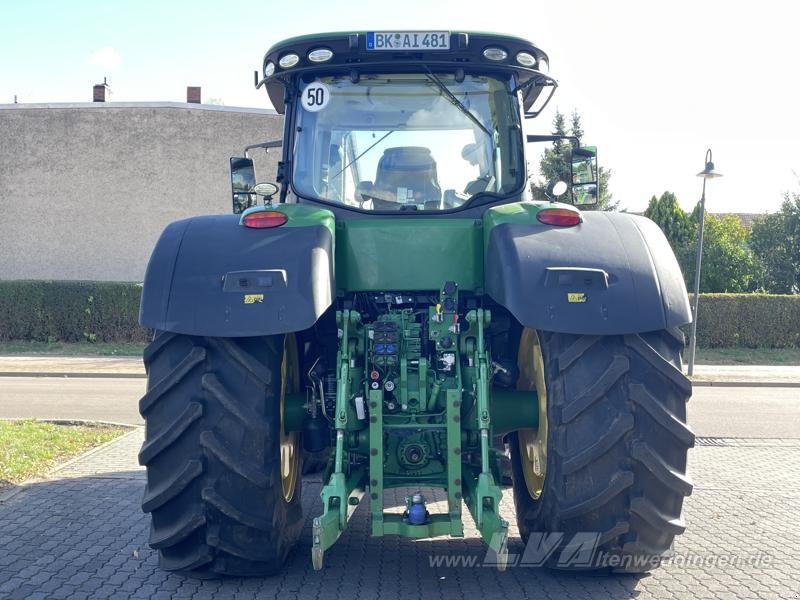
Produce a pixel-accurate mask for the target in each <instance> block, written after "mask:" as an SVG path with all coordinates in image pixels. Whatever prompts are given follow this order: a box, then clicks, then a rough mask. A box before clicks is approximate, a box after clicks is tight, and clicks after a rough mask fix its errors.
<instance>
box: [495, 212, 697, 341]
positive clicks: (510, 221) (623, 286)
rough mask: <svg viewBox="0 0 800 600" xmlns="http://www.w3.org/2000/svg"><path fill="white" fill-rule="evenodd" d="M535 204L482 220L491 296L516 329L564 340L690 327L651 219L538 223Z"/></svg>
mask: <svg viewBox="0 0 800 600" xmlns="http://www.w3.org/2000/svg"><path fill="white" fill-rule="evenodd" d="M540 208H541V206H538V205H537V204H535V203H518V204H516V205H510V206H506V207H497V208H493V209H490V210H488V211H487V213H486V216H485V219H484V221H485V226H484V232H485V234H484V235H485V238H484V242H485V269H486V293H487V294H489V296H491V297H492V298H493V299H494V300H495V301H497V302H498V303H499V304H501V305H503V306H505V307H506V308H508V310H509V311H510V312H511V313H512V314H513V315H514V316H515V317H516V318H517V320H519V322H520V323H521V324H522V325H524V326H526V327H531V328H534V329H541V330H546V331H555V332H560V333H576V334H591V335H614V334H626V333H639V332H645V331H653V330H659V329H666V328H669V327H675V326H678V325H684V324H686V323H689V322H691V311H690V308H689V300H688V297H687V295H686V286H685V284H684V282H683V276H682V274H681V270H680V267H679V266H678V262H677V261H676V260H675V255H674V254H673V252H672V248H671V247H670V245H669V242H668V241H667V239H666V238H665V237H664V234H663V233H662V232H661V229H660V228H659V227H658V225H656V224H655V223H653V222H652V221H651V220H649V219H647V218H645V217H640V216H635V215H629V214H626V213H617V212H601V211H596V212H595V211H587V212H584V213H582V217H583V222H582V223H581V224H580V225H577V226H574V227H552V226H548V225H543V224H541V223H539V222H538V221H537V220H536V212H537V211H538V210H539V209H540Z"/></svg>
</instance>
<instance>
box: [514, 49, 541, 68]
mask: <svg viewBox="0 0 800 600" xmlns="http://www.w3.org/2000/svg"><path fill="white" fill-rule="evenodd" d="M517 62H518V63H519V64H521V65H522V66H523V67H533V66H534V65H535V64H536V57H535V56H533V54H531V53H530V52H517Z"/></svg>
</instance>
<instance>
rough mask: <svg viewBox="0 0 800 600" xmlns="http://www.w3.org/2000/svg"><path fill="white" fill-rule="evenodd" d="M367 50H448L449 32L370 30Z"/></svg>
mask: <svg viewBox="0 0 800 600" xmlns="http://www.w3.org/2000/svg"><path fill="white" fill-rule="evenodd" d="M367 50H450V32H449V31H370V32H368V33H367Z"/></svg>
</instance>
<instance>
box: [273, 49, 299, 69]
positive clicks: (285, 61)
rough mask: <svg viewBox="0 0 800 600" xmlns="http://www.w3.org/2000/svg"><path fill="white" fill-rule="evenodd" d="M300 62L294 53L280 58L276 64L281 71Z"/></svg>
mask: <svg viewBox="0 0 800 600" xmlns="http://www.w3.org/2000/svg"><path fill="white" fill-rule="evenodd" d="M299 62H300V57H299V56H297V54H295V53H294V52H292V53H291V54H284V55H283V56H281V59H280V60H279V61H278V64H279V65H280V66H281V69H291V68H292V67H293V66H295V65H296V64H297V63H299Z"/></svg>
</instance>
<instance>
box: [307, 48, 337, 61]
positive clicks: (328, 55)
mask: <svg viewBox="0 0 800 600" xmlns="http://www.w3.org/2000/svg"><path fill="white" fill-rule="evenodd" d="M332 58H333V52H332V51H330V50H328V48H314V49H313V50H311V51H310V52H309V53H308V60H310V61H311V62H313V63H321V62H325V61H326V60H330V59H332Z"/></svg>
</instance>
